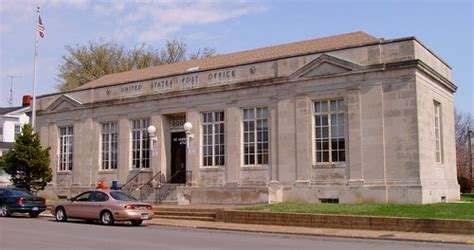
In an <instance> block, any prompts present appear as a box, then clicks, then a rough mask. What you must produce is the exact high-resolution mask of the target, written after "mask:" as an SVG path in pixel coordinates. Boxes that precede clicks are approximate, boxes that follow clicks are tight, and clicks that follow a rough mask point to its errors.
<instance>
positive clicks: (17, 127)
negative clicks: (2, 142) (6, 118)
mask: <svg viewBox="0 0 474 250" xmlns="http://www.w3.org/2000/svg"><path fill="white" fill-rule="evenodd" d="M20 133H21V124H15V140H16V138H17V137H18V136H20Z"/></svg>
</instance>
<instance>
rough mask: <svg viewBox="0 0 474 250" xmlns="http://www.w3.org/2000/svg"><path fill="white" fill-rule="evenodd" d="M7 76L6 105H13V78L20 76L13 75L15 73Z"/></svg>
mask: <svg viewBox="0 0 474 250" xmlns="http://www.w3.org/2000/svg"><path fill="white" fill-rule="evenodd" d="M7 77H8V78H10V98H8V107H12V106H13V78H20V76H15V75H8V76H7Z"/></svg>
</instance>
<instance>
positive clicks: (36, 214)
mask: <svg viewBox="0 0 474 250" xmlns="http://www.w3.org/2000/svg"><path fill="white" fill-rule="evenodd" d="M28 214H29V215H30V217H31V218H36V217H38V215H39V214H40V213H39V212H29V213H28Z"/></svg>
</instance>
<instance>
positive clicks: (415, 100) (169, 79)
mask: <svg viewBox="0 0 474 250" xmlns="http://www.w3.org/2000/svg"><path fill="white" fill-rule="evenodd" d="M190 70H191V71H189V72H183V73H182V74H179V75H174V76H166V77H162V78H159V79H148V80H143V81H129V82H125V83H118V84H115V85H113V84H112V85H107V86H103V87H94V88H82V89H79V90H76V91H72V92H68V93H57V94H50V95H45V96H41V97H39V98H38V103H37V106H38V116H37V119H38V120H37V124H38V127H37V130H38V131H39V132H40V135H41V142H42V144H43V146H47V147H51V158H52V159H51V168H52V169H53V173H54V178H53V181H52V182H51V183H50V185H49V186H48V192H50V195H66V196H69V195H72V194H76V193H77V192H79V191H81V190H84V189H88V188H91V187H94V186H95V185H96V184H97V182H98V181H105V183H111V181H112V180H117V181H118V182H119V184H124V183H127V181H128V180H131V179H132V178H133V177H135V176H139V178H140V179H141V180H140V181H141V183H146V182H147V181H149V180H151V179H153V175H154V174H156V173H159V177H158V182H165V181H166V180H169V179H170V178H171V177H172V171H173V170H172V168H171V165H172V164H174V163H173V162H174V161H172V157H173V152H172V151H174V150H173V149H172V146H171V140H172V139H171V136H172V132H180V131H184V129H180V127H176V126H172V124H171V122H172V120H173V119H174V118H173V117H175V116H176V115H181V116H182V115H185V120H186V121H187V122H190V123H191V124H192V125H193V128H192V130H191V131H190V133H191V134H192V136H190V137H189V142H188V143H187V145H186V146H187V148H186V156H185V168H186V171H188V175H189V176H188V178H187V185H183V186H180V187H179V188H178V190H177V197H178V202H179V203H181V204H186V203H227V204H235V203H240V204H252V203H268V202H270V203H273V202H285V201H297V202H310V203H318V202H327V201H330V202H344V203H348V202H351V203H353V202H381V203H419V204H421V203H433V202H441V201H456V200H458V199H459V186H458V184H457V181H456V162H455V145H454V122H453V121H454V119H453V117H454V114H453V112H454V101H453V93H454V91H455V90H456V86H455V85H454V84H453V83H452V82H451V69H450V67H449V66H448V65H447V64H446V63H444V62H443V61H442V60H441V59H439V57H437V56H436V55H434V54H433V53H432V52H431V51H430V50H429V49H427V48H426V47H425V46H424V45H423V44H421V43H420V42H419V41H418V40H416V39H415V38H413V37H410V38H403V39H396V40H383V39H380V40H377V41H376V42H370V43H366V44H361V45H357V46H346V47H342V48H335V49H329V50H323V51H311V52H308V53H306V54H303V55H298V56H292V57H281V58H273V59H272V60H267V61H260V62H253V63H249V64H244V65H233V66H229V67H222V68H215V69H212V70H200V69H199V68H196V69H190ZM86 86H87V85H86ZM330 100H340V101H341V106H340V108H338V110H339V111H338V112H340V113H341V115H342V116H340V117H341V118H338V119H341V120H342V121H343V123H342V124H340V125H338V127H332V128H331V130H333V129H340V131H341V132H339V133H340V134H339V136H342V138H343V139H342V140H343V142H344V144H341V145H343V146H341V147H342V149H341V150H342V153H341V154H343V156H336V155H335V154H331V153H330V155H332V157H331V158H337V157H342V158H341V159H343V160H342V161H337V160H336V161H334V160H333V161H328V160H321V159H319V160H317V157H316V154H317V153H318V152H320V151H321V150H319V151H318V149H317V146H316V142H315V141H316V139H317V138H316V137H317V136H316V135H315V133H316V132H315V131H316V129H315V126H316V122H315V119H316V118H315V117H316V116H315V112H316V110H315V105H316V104H315V103H316V102H327V101H330ZM434 102H436V103H439V104H440V105H441V122H440V125H441V128H440V130H438V132H437V131H436V130H435V124H434V123H435V121H434V117H435V114H434V109H433V105H434ZM328 103H329V102H328ZM332 104H333V102H331V104H330V105H332ZM259 107H263V108H266V110H267V111H268V114H267V120H266V122H267V123H266V125H265V126H266V127H265V128H266V129H268V154H267V156H263V157H268V161H267V162H266V163H265V164H246V162H245V161H246V160H245V159H246V158H245V155H246V154H245V152H244V146H243V144H244V143H245V142H244V141H245V140H247V139H246V138H244V137H245V136H247V135H246V134H245V133H244V132H243V131H244V126H246V125H245V124H244V122H243V120H244V119H245V118H244V111H243V110H244V109H247V108H259ZM211 111H222V112H224V114H225V119H224V128H225V130H224V131H225V133H224V148H225V150H224V156H225V164H222V165H218V166H204V164H203V154H204V152H203V150H204V146H203V145H204V144H205V141H204V137H203V133H204V129H203V128H204V126H203V113H206V112H211ZM256 112H257V111H256ZM342 117H343V118H342ZM140 118H149V119H150V125H153V126H155V127H156V132H155V134H154V135H155V136H156V142H153V141H152V142H151V143H152V149H151V152H150V168H140V169H134V168H133V166H132V158H133V152H134V151H133V149H132V136H133V134H132V132H131V130H132V127H131V126H132V124H131V120H133V119H140ZM317 119H319V118H317ZM321 119H323V118H321ZM111 121H113V122H117V124H118V139H117V144H118V146H117V147H118V148H117V152H118V156H117V168H116V169H108V170H101V168H102V164H103V163H102V160H103V159H102V157H103V156H102V151H101V150H102V149H101V143H102V139H101V133H102V132H101V124H102V123H104V122H111ZM333 122H334V123H333ZM335 123H336V120H334V121H332V122H331V123H330V124H332V125H333V126H334V124H335ZM65 126H72V127H73V129H74V134H73V147H72V148H73V164H72V169H71V170H65V171H59V169H60V168H59V164H60V162H59V160H60V148H59V144H60V140H59V139H58V136H59V130H58V129H59V128H61V127H65ZM439 131H441V132H439ZM331 133H332V134H333V135H334V133H335V132H331ZM436 133H438V134H440V136H441V138H440V140H439V141H440V142H441V145H440V146H441V148H440V149H439V148H438V149H437V148H436V143H435V140H436V138H437V137H436ZM255 138H257V137H255ZM331 140H332V139H331ZM333 143H334V145H336V142H335V141H334V142H333ZM338 143H339V142H338ZM341 143H342V142H341ZM321 145H322V144H321ZM334 145H333V147H334ZM337 145H339V144H337ZM257 147H259V146H258V145H257ZM321 147H323V146H321ZM332 150H333V149H330V151H332ZM437 150H438V151H441V154H442V159H441V161H440V162H437V159H436V152H437ZM321 152H322V151H321ZM321 157H325V156H323V155H322V156H321ZM255 159H257V158H255ZM256 161H260V160H256ZM262 161H264V162H265V160H262ZM160 171H161V172H160ZM137 173H138V174H137Z"/></svg>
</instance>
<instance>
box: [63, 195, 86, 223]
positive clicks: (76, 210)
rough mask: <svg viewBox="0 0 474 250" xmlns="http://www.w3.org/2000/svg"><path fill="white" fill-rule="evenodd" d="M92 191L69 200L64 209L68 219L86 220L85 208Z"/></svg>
mask: <svg viewBox="0 0 474 250" xmlns="http://www.w3.org/2000/svg"><path fill="white" fill-rule="evenodd" d="M91 195H92V191H87V192H84V193H82V194H80V195H78V196H76V197H74V198H72V199H71V202H70V203H69V205H68V206H67V207H66V214H67V216H68V217H70V218H77V219H88V218H89V217H88V215H87V207H88V205H89V203H90V198H91Z"/></svg>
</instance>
